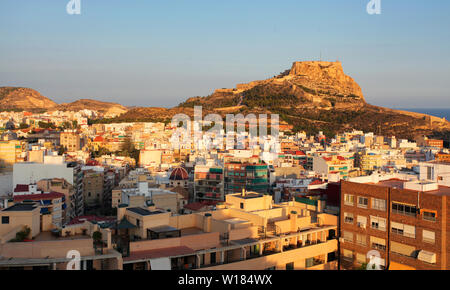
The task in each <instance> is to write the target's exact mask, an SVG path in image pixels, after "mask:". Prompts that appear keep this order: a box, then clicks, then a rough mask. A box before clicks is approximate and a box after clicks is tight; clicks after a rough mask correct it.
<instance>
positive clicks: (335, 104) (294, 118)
mask: <svg viewBox="0 0 450 290" xmlns="http://www.w3.org/2000/svg"><path fill="white" fill-rule="evenodd" d="M196 105H201V106H203V108H204V111H205V113H208V112H216V113H219V114H222V115H225V114H228V113H234V114H236V113H243V114H248V113H274V114H279V115H280V117H281V120H283V121H285V122H287V123H289V124H291V125H293V126H294V130H295V131H300V130H302V131H303V130H304V131H306V132H307V133H309V134H315V133H317V131H324V132H325V133H326V134H327V135H329V136H333V135H334V134H335V133H337V132H341V131H344V130H352V129H357V130H364V131H372V132H375V133H377V134H382V135H396V136H397V137H402V138H411V139H412V138H414V137H415V136H417V135H421V134H425V135H428V136H437V137H444V138H449V137H450V123H449V122H448V121H446V120H444V119H441V118H436V117H432V116H428V115H424V114H417V113H411V112H404V111H397V110H392V109H387V108H382V107H377V106H372V105H370V104H367V103H366V101H365V99H364V96H363V93H362V90H361V88H360V86H359V85H358V84H357V83H356V82H355V81H354V80H353V79H352V78H351V77H349V76H348V75H346V74H345V73H344V70H343V67H342V64H341V63H340V62H319V61H306V62H295V63H294V64H293V65H292V67H291V69H289V70H286V71H285V72H283V73H280V74H279V75H277V76H275V77H273V78H270V79H267V80H262V81H254V82H250V83H248V84H239V85H237V86H236V88H233V89H219V90H216V91H215V92H214V93H213V94H212V95H210V96H208V97H203V98H201V97H196V98H191V99H188V100H187V101H186V102H184V103H182V104H180V105H179V107H182V108H192V107H194V106H196Z"/></svg>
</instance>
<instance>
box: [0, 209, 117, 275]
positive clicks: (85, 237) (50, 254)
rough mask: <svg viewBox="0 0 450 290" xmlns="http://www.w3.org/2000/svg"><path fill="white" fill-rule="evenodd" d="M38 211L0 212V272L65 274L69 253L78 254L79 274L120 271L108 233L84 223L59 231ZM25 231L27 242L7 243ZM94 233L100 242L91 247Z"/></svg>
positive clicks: (48, 217)
mask: <svg viewBox="0 0 450 290" xmlns="http://www.w3.org/2000/svg"><path fill="white" fill-rule="evenodd" d="M39 208H40V207H39V206H38V204H37V203H33V202H23V203H17V204H14V205H13V206H10V207H8V208H6V209H3V210H1V211H0V220H1V222H0V270H3V269H24V270H37V269H47V270H66V269H67V267H68V262H69V261H70V260H71V259H68V258H67V254H68V253H69V252H70V251H73V250H76V252H77V253H79V254H80V263H79V269H80V270H95V269H97V270H121V269H122V255H121V254H120V253H118V252H117V251H115V250H114V249H113V246H112V242H111V241H112V240H111V230H110V229H107V228H106V229H105V228H102V227H100V226H99V225H98V224H96V223H92V222H89V221H87V220H86V221H83V222H79V223H74V224H70V225H66V226H65V228H64V229H62V230H61V229H58V228H55V227H54V226H53V225H52V223H51V216H50V215H43V214H40V212H39V211H40V210H39ZM27 228H28V229H30V233H29V234H28V236H27V237H25V238H26V239H29V240H28V241H21V240H16V241H15V242H12V241H11V240H13V239H17V236H22V234H21V235H17V233H19V234H20V233H23V232H24V231H25V230H26V229H27ZM96 232H99V233H100V234H101V239H100V240H99V242H97V243H96V246H94V240H93V236H94V233H96ZM22 238H23V237H21V239H22ZM72 269H74V268H72Z"/></svg>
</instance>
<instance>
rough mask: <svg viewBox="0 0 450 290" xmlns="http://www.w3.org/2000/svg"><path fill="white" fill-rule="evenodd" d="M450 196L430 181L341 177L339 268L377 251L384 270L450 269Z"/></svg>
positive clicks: (367, 258) (351, 266)
mask: <svg viewBox="0 0 450 290" xmlns="http://www.w3.org/2000/svg"><path fill="white" fill-rule="evenodd" d="M449 196H450V188H449V187H447V186H441V185H438V184H437V183H436V182H433V181H428V180H423V181H405V180H399V179H389V180H383V181H378V182H375V183H373V182H370V183H357V182H349V181H342V182H341V212H340V249H341V250H340V255H341V268H342V269H355V268H359V267H361V266H363V267H364V265H366V264H367V263H369V262H370V256H371V255H372V254H371V253H369V252H370V251H372V250H376V251H378V253H379V254H380V265H381V267H382V268H385V269H390V270H396V269H417V270H428V269H429V270H439V269H447V270H448V269H449V267H450V266H449V265H450V264H449V262H450V259H449V255H448V253H449V252H450V245H449V243H448V240H449V237H450V235H449V232H450V226H449V223H448V220H449V219H448V214H447V213H448V211H449V209H450V203H449V201H448V197H449Z"/></svg>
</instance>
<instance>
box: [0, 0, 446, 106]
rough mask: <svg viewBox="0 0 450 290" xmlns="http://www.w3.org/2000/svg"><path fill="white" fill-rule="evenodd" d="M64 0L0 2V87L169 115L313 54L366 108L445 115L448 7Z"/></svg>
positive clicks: (403, 0)
mask: <svg viewBox="0 0 450 290" xmlns="http://www.w3.org/2000/svg"><path fill="white" fill-rule="evenodd" d="M68 2H69V0H39V1H36V0H2V1H1V2H0V35H1V37H0V86H24V87H30V88H34V89H36V90H38V91H39V92H41V93H42V94H43V95H45V96H47V97H49V98H51V99H53V100H55V101H56V102H58V103H61V102H69V101H74V100H76V99H78V98H95V99H99V100H103V101H112V102H119V103H121V104H124V105H130V106H133V105H137V106H161V107H169V106H173V105H177V104H178V103H180V102H182V101H183V100H185V99H186V98H188V97H192V96H206V95H208V94H210V93H212V92H213V91H214V89H216V88H224V87H227V88H229V87H234V86H235V85H236V84H237V83H241V82H248V81H252V80H259V79H265V78H269V77H272V76H274V75H276V74H278V73H279V72H281V71H284V70H285V69H288V68H290V66H291V64H292V62H294V61H301V60H317V59H319V57H320V54H322V59H323V60H336V59H339V60H340V61H342V63H343V66H344V71H345V72H346V73H347V74H348V75H350V76H352V77H353V78H354V79H355V80H356V81H357V82H358V83H359V84H360V86H361V87H362V89H363V93H364V95H365V97H366V100H367V101H368V102H369V103H371V104H374V105H381V106H388V107H403V108H414V107H415V108H421V107H422V108H423V107H426V108H430V107H440V108H442V107H448V108H450V55H449V51H450V29H449V27H450V17H449V14H450V1H448V0H433V1H426V0H409V1H407V0H381V3H382V14H381V15H369V14H367V13H366V5H367V3H368V2H369V0H342V1H336V0H310V1H302V0H292V1H291V0H278V1H273V0H272V1H266V0H240V1H235V0H227V1H219V0H184V1H181V0H165V1H161V0H158V1H152V0H145V1H144V0H109V1H106V0H81V3H82V8H81V13H82V14H81V15H68V14H67V13H66V4H67V3H68Z"/></svg>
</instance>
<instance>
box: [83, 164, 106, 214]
mask: <svg viewBox="0 0 450 290" xmlns="http://www.w3.org/2000/svg"><path fill="white" fill-rule="evenodd" d="M103 194H104V172H103V171H101V172H100V171H96V170H92V169H91V170H84V172H83V198H84V202H85V204H86V205H87V206H90V207H91V206H100V205H102V204H103V198H104V195H103Z"/></svg>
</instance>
